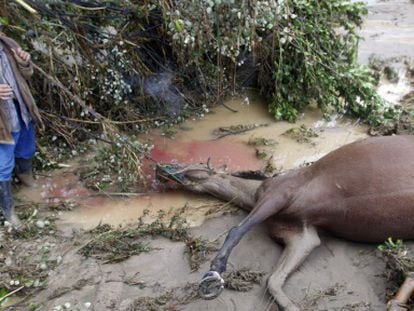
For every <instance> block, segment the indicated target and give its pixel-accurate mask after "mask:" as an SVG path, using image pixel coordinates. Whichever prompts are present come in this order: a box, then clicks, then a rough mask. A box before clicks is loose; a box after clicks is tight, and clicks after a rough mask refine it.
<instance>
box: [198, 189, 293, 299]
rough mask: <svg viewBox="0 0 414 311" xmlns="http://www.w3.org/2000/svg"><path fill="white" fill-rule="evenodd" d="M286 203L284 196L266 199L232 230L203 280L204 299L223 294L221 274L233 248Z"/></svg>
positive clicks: (201, 286)
mask: <svg viewBox="0 0 414 311" xmlns="http://www.w3.org/2000/svg"><path fill="white" fill-rule="evenodd" d="M286 201H287V199H286V196H283V195H280V196H274V195H273V196H270V197H264V198H263V199H261V200H260V201H259V202H258V203H257V205H256V206H255V207H254V209H253V210H252V211H251V212H250V214H249V215H248V216H247V217H246V218H245V219H244V220H243V221H242V222H241V223H240V224H239V225H238V226H236V227H234V228H232V229H231V230H230V232H229V234H228V235H227V237H226V239H225V241H224V244H223V246H222V247H221V249H220V250H219V252H218V254H217V256H216V257H215V258H214V259H213V261H212V263H211V270H210V271H209V272H207V273H206V274H205V275H204V277H203V279H202V280H201V283H200V295H201V296H202V297H203V298H206V299H211V298H215V297H217V296H218V295H219V294H220V293H221V291H222V289H223V285H224V281H223V279H222V278H221V276H220V274H221V273H223V272H224V271H226V266H227V260H228V257H229V256H230V253H231V251H232V250H233V248H234V247H235V246H236V245H237V244H238V243H239V242H240V240H241V238H242V237H243V236H244V235H245V234H246V233H247V232H248V231H249V230H250V229H251V228H253V227H254V226H255V225H257V224H259V223H261V222H263V221H265V220H266V219H268V218H269V217H270V216H272V215H274V214H276V213H277V212H278V211H279V210H280V209H281V208H283V207H284V206H285V204H286Z"/></svg>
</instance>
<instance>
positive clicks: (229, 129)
mask: <svg viewBox="0 0 414 311" xmlns="http://www.w3.org/2000/svg"><path fill="white" fill-rule="evenodd" d="M265 126H268V124H238V125H230V126H222V127H219V128H217V129H215V130H214V131H213V135H215V136H217V139H220V138H223V137H226V136H229V135H238V134H242V133H246V132H248V131H252V130H254V129H257V128H259V127H265Z"/></svg>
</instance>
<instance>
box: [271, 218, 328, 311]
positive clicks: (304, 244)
mask: <svg viewBox="0 0 414 311" xmlns="http://www.w3.org/2000/svg"><path fill="white" fill-rule="evenodd" d="M283 227H284V224H283V225H282V226H279V225H278V224H277V222H275V227H273V228H272V229H273V230H272V234H273V235H274V236H275V237H276V238H278V239H282V240H283V241H284V243H285V244H286V247H285V249H284V250H283V253H282V256H281V257H280V258H279V261H278V263H277V267H276V270H275V271H274V272H273V273H272V275H271V276H270V278H269V280H268V289H269V292H270V294H271V295H272V296H273V297H274V298H275V300H276V302H277V303H278V304H279V305H280V306H281V307H282V308H283V309H284V310H288V311H294V310H295V311H296V310H299V309H298V308H297V307H296V306H295V305H294V303H293V302H292V301H291V300H290V299H289V298H288V297H287V296H286V294H285V293H284V292H283V290H282V286H283V284H284V283H285V281H286V279H287V278H288V277H289V275H290V274H291V273H292V272H293V271H295V270H296V269H297V268H298V267H299V266H300V264H301V263H302V262H303V261H304V260H305V259H306V257H307V256H308V255H309V254H310V253H311V252H312V250H313V249H315V248H316V247H317V246H319V245H320V243H321V241H320V239H319V236H318V233H317V231H316V229H315V228H314V227H312V226H307V227H304V226H303V225H302V224H301V225H297V226H296V227H285V228H283ZM278 229H279V230H278ZM280 229H281V230H280ZM283 229H285V230H283Z"/></svg>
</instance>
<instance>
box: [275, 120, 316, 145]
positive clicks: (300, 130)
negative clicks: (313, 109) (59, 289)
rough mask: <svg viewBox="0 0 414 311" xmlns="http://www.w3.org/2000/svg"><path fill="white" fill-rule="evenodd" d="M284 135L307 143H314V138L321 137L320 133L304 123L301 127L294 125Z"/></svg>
mask: <svg viewBox="0 0 414 311" xmlns="http://www.w3.org/2000/svg"><path fill="white" fill-rule="evenodd" d="M283 135H285V136H287V137H290V138H291V139H293V140H296V141H297V142H298V143H302V144H303V143H307V144H312V143H313V142H312V138H314V137H319V135H318V133H317V132H316V131H315V130H314V129H311V128H308V127H306V125H304V124H302V125H301V126H300V127H292V128H291V129H289V130H287V131H286V132H285V133H283Z"/></svg>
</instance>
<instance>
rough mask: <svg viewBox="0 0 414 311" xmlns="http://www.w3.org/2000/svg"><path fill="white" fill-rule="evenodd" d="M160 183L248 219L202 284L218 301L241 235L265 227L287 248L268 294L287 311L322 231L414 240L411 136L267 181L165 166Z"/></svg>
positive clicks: (366, 143)
mask: <svg viewBox="0 0 414 311" xmlns="http://www.w3.org/2000/svg"><path fill="white" fill-rule="evenodd" d="M157 173H158V174H157V175H158V176H159V177H160V178H161V179H165V180H173V181H175V182H176V183H178V184H180V185H182V186H184V187H185V188H186V189H189V190H191V191H195V192H202V193H209V194H211V195H213V196H216V197H218V198H221V199H224V200H227V201H232V202H234V203H235V204H238V205H239V206H240V207H242V208H243V209H246V210H249V211H250V213H249V215H248V216H247V217H246V218H245V219H244V220H243V221H242V222H241V223H240V224H239V225H238V226H236V227H234V228H232V229H231V230H230V232H229V234H228V236H227V238H226V239H225V242H224V244H223V246H222V248H221V249H220V251H219V252H218V254H217V256H216V257H215V258H214V260H213V261H212V263H211V271H209V272H208V273H207V274H206V275H205V276H204V278H203V280H202V282H201V284H200V293H201V295H202V296H203V297H205V298H214V297H216V296H218V294H219V293H220V292H221V290H222V288H223V285H222V284H223V281H222V278H221V276H220V274H221V273H222V272H224V271H225V270H226V264H227V259H228V257H229V255H230V253H231V251H232V249H233V248H234V247H235V246H236V245H237V244H238V242H239V241H240V239H241V238H242V237H243V235H244V234H245V233H246V232H247V231H249V230H250V229H251V228H252V227H253V226H255V225H257V224H258V223H261V222H264V221H266V222H267V224H268V226H269V229H270V233H271V235H272V236H273V237H274V238H275V239H277V240H278V241H280V242H281V243H283V244H284V245H285V249H284V251H283V253H282V256H281V258H280V259H279V261H278V266H277V268H276V270H275V271H274V273H273V274H272V275H271V277H270V278H269V280H268V289H269V292H270V293H271V295H272V296H273V297H274V298H275V300H276V301H277V302H278V304H279V305H280V306H281V307H282V308H284V309H285V310H298V308H297V307H296V306H295V305H294V304H293V303H292V301H291V300H290V299H289V298H288V297H287V296H286V295H285V293H284V292H283V290H282V286H283V284H284V283H285V280H286V279H287V277H288V276H289V275H290V274H291V273H292V272H293V271H294V270H295V269H296V268H297V267H298V266H299V265H300V264H301V263H302V262H303V261H304V260H305V259H306V257H307V256H308V255H309V254H310V253H311V252H312V251H313V249H315V248H316V247H317V246H318V245H319V244H320V239H319V235H318V232H319V231H320V230H323V231H325V232H329V233H331V234H333V235H335V236H337V237H341V238H345V239H348V240H352V241H359V242H382V241H384V240H385V239H387V238H388V237H393V238H402V239H412V238H414V137H413V136H388V137H377V138H369V139H365V140H362V141H358V142H355V143H352V144H349V145H346V146H343V147H341V148H339V149H337V150H335V151H333V152H331V153H329V154H328V155H326V156H325V157H323V158H321V159H320V160H318V161H317V162H315V163H314V164H313V165H311V166H307V167H303V168H298V169H296V170H292V171H288V172H286V173H285V174H281V175H278V176H275V177H271V178H267V179H265V180H263V181H259V180H250V179H244V178H240V177H235V176H232V175H230V174H227V173H224V172H216V171H214V170H213V169H212V168H210V166H209V165H189V166H179V165H176V166H171V165H169V166H168V165H167V166H160V167H159V168H158V172H157Z"/></svg>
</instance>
